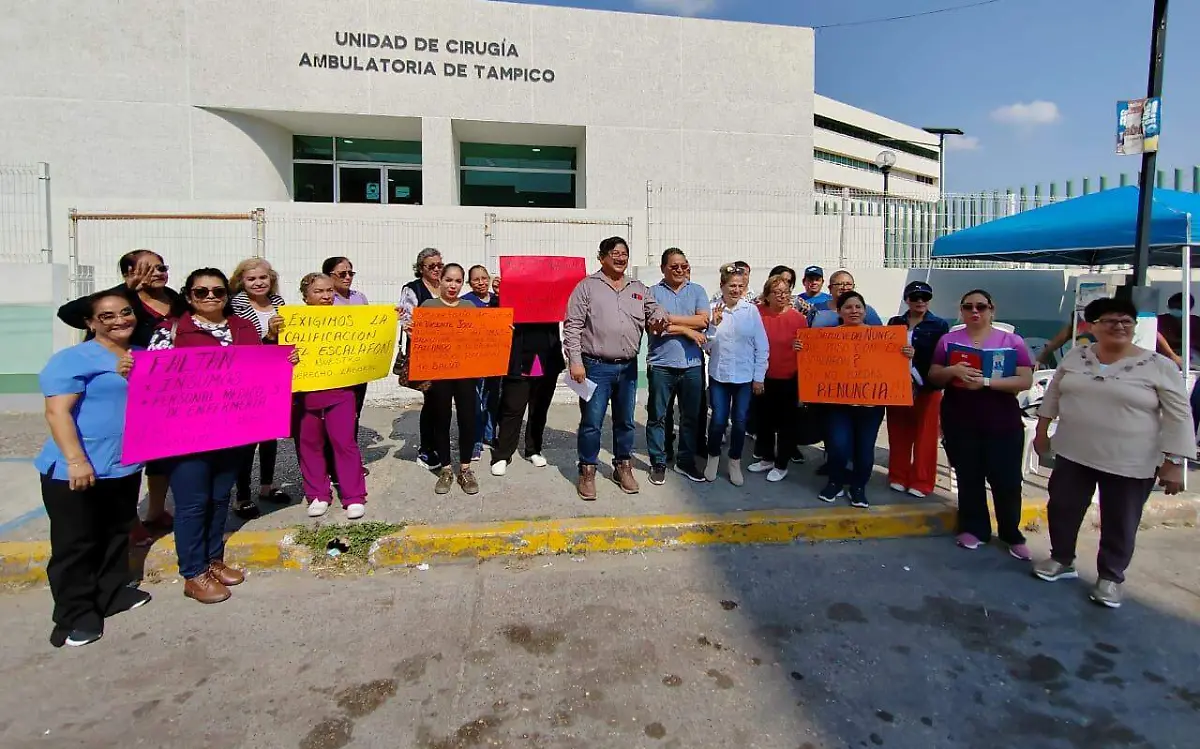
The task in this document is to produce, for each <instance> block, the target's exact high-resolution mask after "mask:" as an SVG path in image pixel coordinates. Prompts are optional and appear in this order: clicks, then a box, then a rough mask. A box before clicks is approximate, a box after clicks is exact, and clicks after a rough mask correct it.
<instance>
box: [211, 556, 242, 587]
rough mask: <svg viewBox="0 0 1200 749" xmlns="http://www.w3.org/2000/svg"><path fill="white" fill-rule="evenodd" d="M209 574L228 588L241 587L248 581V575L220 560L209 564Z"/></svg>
mask: <svg viewBox="0 0 1200 749" xmlns="http://www.w3.org/2000/svg"><path fill="white" fill-rule="evenodd" d="M208 572H209V574H211V575H212V576H213V577H215V578H217V580H218V581H219V582H220V583H221V584H222V585H224V586H225V587H227V588H228V587H233V586H234V585H241V584H242V583H243V582H245V580H246V573H244V572H242V571H241V570H235V569H234V568H233V567H227V566H225V562H223V561H221V560H220V559H218V560H216V561H213V562H209V563H208Z"/></svg>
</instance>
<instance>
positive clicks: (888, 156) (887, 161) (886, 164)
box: [875, 151, 896, 267]
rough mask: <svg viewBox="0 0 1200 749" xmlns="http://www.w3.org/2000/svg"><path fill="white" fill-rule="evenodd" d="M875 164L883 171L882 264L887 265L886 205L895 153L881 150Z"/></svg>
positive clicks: (889, 253) (888, 245) (888, 239)
mask: <svg viewBox="0 0 1200 749" xmlns="http://www.w3.org/2000/svg"><path fill="white" fill-rule="evenodd" d="M875 166H877V167H879V171H880V172H882V173H883V264H884V267H887V265H888V261H889V259H890V258H891V249H890V244H891V241H890V240H891V237H889V236H888V223H889V222H890V221H889V219H890V217H889V215H888V214H889V213H891V210H890V206H888V178H889V177H890V176H891V174H892V167H894V166H896V154H895V153H893V152H892V151H882V152H880V154H879V155H878V156H876V157H875Z"/></svg>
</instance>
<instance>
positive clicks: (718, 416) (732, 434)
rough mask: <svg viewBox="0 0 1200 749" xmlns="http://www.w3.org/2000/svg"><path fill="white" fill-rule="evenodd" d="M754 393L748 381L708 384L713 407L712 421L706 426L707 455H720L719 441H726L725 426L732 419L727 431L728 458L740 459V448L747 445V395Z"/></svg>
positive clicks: (748, 396) (748, 407) (748, 405)
mask: <svg viewBox="0 0 1200 749" xmlns="http://www.w3.org/2000/svg"><path fill="white" fill-rule="evenodd" d="M752 393H753V391H752V390H751V384H750V383H749V382H738V383H729V382H717V381H716V380H713V379H710V380H709V381H708V402H709V404H710V405H711V406H712V421H711V422H710V423H709V426H708V455H709V457H710V458H712V457H716V456H718V455H720V454H721V442H722V440H724V439H725V427H727V426H729V422H730V419H732V420H733V428H732V429H731V430H730V431H729V457H730V458H731V459H732V460H741V459H742V448H743V447H744V446H745V444H746V419H747V418H749V415H750V396H751V394H752Z"/></svg>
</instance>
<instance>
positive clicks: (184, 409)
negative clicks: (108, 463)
mask: <svg viewBox="0 0 1200 749" xmlns="http://www.w3.org/2000/svg"><path fill="white" fill-rule="evenodd" d="M291 352H292V347H291V346H229V347H227V348H215V347H214V348H182V349H171V350H169V351H136V352H134V354H133V370H132V371H131V372H130V373H129V401H128V404H127V405H126V408H125V438H124V442H123V444H122V451H121V461H122V462H123V463H144V462H145V461H147V460H157V459H159V458H170V457H173V456H176V455H188V454H191V453H200V452H207V451H209V450H220V449H223V448H226V447H238V446H240V445H250V444H253V443H255V442H265V441H266V440H272V439H278V438H281V437H287V436H288V434H289V432H290V431H291V429H290V423H291V409H292V364H291V362H289V361H288V356H289V355H290V354H291Z"/></svg>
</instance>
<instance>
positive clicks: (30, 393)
mask: <svg viewBox="0 0 1200 749" xmlns="http://www.w3.org/2000/svg"><path fill="white" fill-rule="evenodd" d="M0 278H3V279H4V282H5V293H4V296H3V299H2V300H0V340H3V341H4V356H3V357H0V412H5V411H32V410H40V409H41V408H42V399H41V397H40V395H38V394H39V393H40V390H39V387H38V382H37V375H38V372H40V371H41V370H42V367H43V366H45V364H46V361H47V360H48V359H49V358H50V355H51V354H52V353H53V352H55V351H57V350H58V349H60V348H63V347H65V346H68V345H70V344H71V343H73V342H74V340H75V336H74V335H72V333H71V331H70V329H69V328H67V327H66V326H65V325H63V324H62V323H60V322H57V319H56V318H55V312H56V311H57V310H58V307H59V306H60V305H61V304H62V303H63V302H65V301H66V300H67V299H68V295H69V293H70V290H69V284H68V280H67V269H66V267H65V266H63V265H30V264H7V263H6V264H0Z"/></svg>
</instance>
